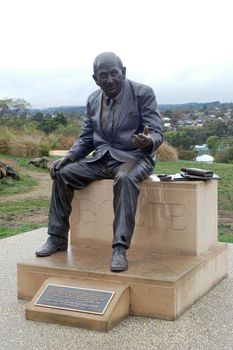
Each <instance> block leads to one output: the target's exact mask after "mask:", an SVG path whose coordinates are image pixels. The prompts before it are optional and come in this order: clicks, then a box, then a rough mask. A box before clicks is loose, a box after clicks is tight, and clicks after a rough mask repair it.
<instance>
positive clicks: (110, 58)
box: [93, 52, 123, 74]
mask: <svg viewBox="0 0 233 350" xmlns="http://www.w3.org/2000/svg"><path fill="white" fill-rule="evenodd" d="M108 62H111V63H113V62H114V63H116V64H117V66H118V68H120V69H121V70H122V69H123V63H122V61H121V59H120V57H119V56H117V55H116V54H115V53H113V52H102V53H100V54H99V55H98V56H97V57H96V58H95V60H94V63H93V71H94V74H96V73H97V71H98V67H99V66H100V65H102V64H104V63H108Z"/></svg>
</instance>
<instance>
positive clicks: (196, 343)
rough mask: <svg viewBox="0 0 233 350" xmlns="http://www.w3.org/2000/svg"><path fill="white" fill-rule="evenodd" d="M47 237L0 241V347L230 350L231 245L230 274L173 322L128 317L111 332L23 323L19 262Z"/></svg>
mask: <svg viewBox="0 0 233 350" xmlns="http://www.w3.org/2000/svg"><path fill="white" fill-rule="evenodd" d="M45 238H46V229H39V230H35V231H32V232H28V233H24V234H21V235H18V236H15V237H10V238H5V239H2V240H1V241H0V242H1V243H0V269H1V271H0V272H1V273H0V281H1V282H0V283H1V289H0V303H1V314H0V326H1V328H0V349H1V350H21V349H22V350H39V349H40V350H44V349H51V350H56V349H65V350H71V349H72V350H76V349H77V350H84V349H89V350H96V349H100V350H105V349H106V350H113V349H121V350H126V349H130V350H134V349H135V350H136V349H137V350H144V349H145V350H150V349H153V350H157V349H158V350H162V349H164V350H173V349H175V350H182V349H185V350H192V349H193V350H202V349H203V350H204V349H208V350H210V349H211V350H223V349H224V350H233V244H230V245H229V277H228V278H227V279H225V280H224V281H222V282H221V283H220V284H219V285H218V286H216V287H215V288H214V289H213V290H211V291H210V292H209V293H208V294H207V295H206V296H204V297H203V298H202V299H201V300H200V301H199V302H197V303H196V304H195V305H193V306H192V307H191V308H190V309H189V310H188V311H187V312H186V313H184V314H183V315H182V316H181V317H180V318H179V319H178V320H176V321H163V320H157V319H152V318H147V317H128V318H127V319H126V320H124V321H123V322H122V323H121V324H120V325H118V326H117V327H115V328H114V329H113V330H111V331H109V332H107V333H102V332H96V331H90V330H85V329H79V328H73V327H66V326H58V325H53V324H46V323H39V322H33V321H27V320H26V319H25V313H24V308H25V305H26V302H25V301H19V300H18V299H17V282H16V266H17V262H20V261H22V260H23V259H26V258H30V257H31V256H33V255H34V251H35V249H36V248H38V247H39V246H40V245H41V244H42V243H44V241H45Z"/></svg>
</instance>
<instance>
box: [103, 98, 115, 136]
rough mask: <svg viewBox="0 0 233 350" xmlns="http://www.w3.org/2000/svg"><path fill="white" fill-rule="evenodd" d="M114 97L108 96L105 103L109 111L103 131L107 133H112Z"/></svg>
mask: <svg viewBox="0 0 233 350" xmlns="http://www.w3.org/2000/svg"><path fill="white" fill-rule="evenodd" d="M114 103H115V100H114V98H108V100H107V105H108V106H109V111H108V115H107V120H106V126H105V131H106V134H107V135H109V136H110V135H112V132H113V110H114Z"/></svg>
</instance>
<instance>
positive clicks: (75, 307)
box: [35, 284, 115, 315]
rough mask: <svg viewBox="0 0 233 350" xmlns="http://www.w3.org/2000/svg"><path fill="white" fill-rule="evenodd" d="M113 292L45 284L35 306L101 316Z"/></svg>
mask: <svg viewBox="0 0 233 350" xmlns="http://www.w3.org/2000/svg"><path fill="white" fill-rule="evenodd" d="M114 294H115V292H110V291H103V290H97V289H88V288H80V287H70V286H62V285H58V284H47V286H46V287H45V289H44V290H43V292H42V293H41V295H40V296H39V298H38V299H37V301H36V302H35V305H36V306H45V307H51V308H55V309H62V310H70V311H79V312H86V313H91V314H97V315H103V314H104V312H105V311H106V309H107V307H108V305H109V303H110V301H111V300H112V298H113V295H114Z"/></svg>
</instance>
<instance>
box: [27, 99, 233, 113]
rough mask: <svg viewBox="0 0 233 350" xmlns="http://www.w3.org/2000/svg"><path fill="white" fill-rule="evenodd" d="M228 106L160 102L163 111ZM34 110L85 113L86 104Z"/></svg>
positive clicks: (36, 110) (215, 102)
mask: <svg viewBox="0 0 233 350" xmlns="http://www.w3.org/2000/svg"><path fill="white" fill-rule="evenodd" d="M221 107H225V108H226V107H228V108H233V103H221V102H219V101H213V102H203V103H202V102H189V103H182V104H159V109H160V110H161V111H164V110H168V109H171V110H174V109H178V110H200V109H213V108H221ZM32 112H43V113H45V114H47V113H49V114H56V113H61V112H63V113H80V114H84V113H85V106H60V107H49V108H41V109H39V108H37V109H32Z"/></svg>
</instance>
